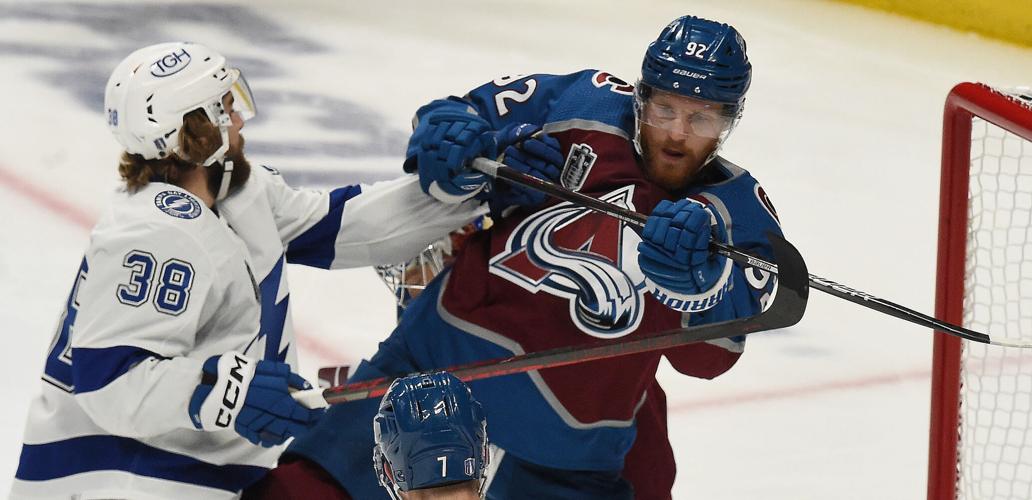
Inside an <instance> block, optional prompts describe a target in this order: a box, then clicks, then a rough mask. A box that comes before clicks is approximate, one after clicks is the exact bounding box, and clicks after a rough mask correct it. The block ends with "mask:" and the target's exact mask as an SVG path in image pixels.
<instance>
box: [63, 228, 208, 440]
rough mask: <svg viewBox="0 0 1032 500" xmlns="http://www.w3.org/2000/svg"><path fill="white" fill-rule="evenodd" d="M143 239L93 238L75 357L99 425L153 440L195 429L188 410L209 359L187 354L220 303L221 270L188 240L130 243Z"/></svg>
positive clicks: (81, 397) (80, 395) (76, 377)
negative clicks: (216, 288)
mask: <svg viewBox="0 0 1032 500" xmlns="http://www.w3.org/2000/svg"><path fill="white" fill-rule="evenodd" d="M138 229H139V228H138ZM134 233H135V232H134V231H127V232H126V235H123V236H122V237H119V238H109V239H103V238H102V237H98V236H96V235H95V236H94V237H95V238H97V239H99V240H100V241H94V243H93V245H92V246H91V248H93V249H94V250H93V251H91V252H90V253H89V254H88V255H87V260H88V263H89V273H88V275H87V278H86V280H85V281H84V282H83V284H82V285H81V287H82V288H81V289H80V291H79V294H78V297H79V301H80V303H79V307H78V317H77V319H76V323H75V329H74V332H73V334H72V341H71V353H70V354H71V360H72V362H71V365H72V379H73V381H74V393H75V396H76V400H77V401H78V403H79V405H80V406H81V407H82V409H83V410H84V411H85V412H86V413H87V414H88V415H89V416H90V418H91V419H92V420H93V421H94V423H96V424H97V425H99V426H100V427H101V428H103V429H105V430H106V431H108V432H110V433H112V434H117V435H121V436H127V437H146V436H154V435H157V434H161V433H164V432H168V431H170V430H173V429H179V428H192V427H193V426H192V424H191V422H190V418H189V415H188V412H187V403H188V400H189V398H190V396H191V394H192V393H193V391H194V388H195V386H196V385H197V384H198V383H199V381H200V379H201V365H202V363H203V358H200V359H198V358H194V357H187V354H189V353H191V352H192V351H193V350H194V342H195V338H194V337H195V335H196V332H197V331H198V328H199V325H201V324H202V323H203V322H204V321H206V320H207V319H208V318H209V317H210V316H211V315H212V314H213V312H214V310H215V309H216V308H218V306H219V300H220V297H218V294H217V293H215V292H214V290H213V287H212V283H213V281H214V280H215V279H217V277H215V276H213V275H212V273H213V272H214V271H213V266H212V264H211V263H210V262H209V261H208V258H207V256H206V254H205V253H204V252H203V251H202V250H201V248H200V246H199V245H198V244H197V243H196V242H195V241H194V240H193V239H192V238H190V237H189V236H188V235H186V234H175V233H174V234H172V235H170V236H168V237H165V238H153V237H152V236H153V233H149V232H148V231H147V230H146V229H141V230H140V231H139V232H138V233H136V234H138V236H139V237H134V238H132V239H130V238H128V237H127V235H129V234H134Z"/></svg>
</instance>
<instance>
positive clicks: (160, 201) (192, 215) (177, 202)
mask: <svg viewBox="0 0 1032 500" xmlns="http://www.w3.org/2000/svg"><path fill="white" fill-rule="evenodd" d="M154 205H155V206H157V207H158V209H160V210H161V211H162V212H165V213H166V214H169V215H171V216H172V217H176V218H179V219H196V218H197V217H199V216H200V215H201V204H200V203H198V202H197V200H195V199H194V198H193V197H192V196H190V195H188V194H186V193H184V192H182V191H162V192H160V193H158V195H157V196H155V197H154Z"/></svg>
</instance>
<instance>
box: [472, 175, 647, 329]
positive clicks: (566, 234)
mask: <svg viewBox="0 0 1032 500" xmlns="http://www.w3.org/2000/svg"><path fill="white" fill-rule="evenodd" d="M633 192H634V186H627V187H624V188H620V189H618V190H616V191H613V192H611V193H609V194H607V195H605V196H602V197H601V199H603V200H605V201H608V202H610V203H615V204H617V205H619V206H622V207H625V208H628V209H631V210H633V209H634V206H633V204H632V203H631V195H632V194H633ZM640 241H641V238H640V237H639V236H638V235H637V233H635V232H634V231H633V230H631V229H630V228H628V227H627V226H626V224H625V223H623V222H621V221H618V220H616V219H613V218H611V217H607V216H605V215H601V214H597V213H594V212H591V211H589V210H588V209H587V208H584V207H578V206H574V205H572V204H570V203H561V204H558V205H555V206H553V207H550V208H548V209H546V210H542V211H540V212H537V213H535V214H534V215H531V216H530V217H527V218H526V219H524V220H523V222H521V223H520V225H519V226H517V227H516V228H515V229H514V230H513V232H512V233H511V234H510V235H509V239H508V241H507V242H506V245H505V251H503V252H502V253H500V254H498V255H495V256H494V257H492V258H491V262H490V272H491V274H494V275H496V276H499V277H501V278H503V279H505V280H507V281H510V282H512V283H514V284H516V285H519V286H520V287H522V288H524V289H526V290H528V291H530V292H531V293H538V292H545V293H549V294H552V295H556V296H558V297H563V298H568V299H569V300H570V319H571V320H572V321H573V323H574V325H576V326H577V328H578V329H579V330H581V331H583V332H584V333H587V334H588V335H591V336H592V337H597V338H602V339H612V338H617V337H622V336H624V335H627V334H629V333H631V332H633V331H634V329H636V328H637V327H638V325H639V324H640V323H641V319H642V316H643V313H644V296H645V283H644V281H645V280H644V276H643V275H642V273H641V270H640V269H638V262H637V259H636V258H633V256H635V255H637V253H636V251H635V250H634V249H635V247H637V245H638V242H640ZM624 255H627V256H629V257H631V258H626V259H625V258H623V256H624Z"/></svg>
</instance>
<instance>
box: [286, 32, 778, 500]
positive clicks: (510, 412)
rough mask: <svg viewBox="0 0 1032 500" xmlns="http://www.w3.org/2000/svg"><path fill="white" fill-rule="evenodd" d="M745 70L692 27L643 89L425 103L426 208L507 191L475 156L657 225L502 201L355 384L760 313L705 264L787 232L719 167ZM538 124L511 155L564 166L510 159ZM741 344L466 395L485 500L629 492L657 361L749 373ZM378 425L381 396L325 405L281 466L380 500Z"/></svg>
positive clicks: (590, 84) (653, 407)
mask: <svg viewBox="0 0 1032 500" xmlns="http://www.w3.org/2000/svg"><path fill="white" fill-rule="evenodd" d="M751 70H752V68H751V65H750V63H749V61H748V59H747V57H746V54H745V42H744V41H743V40H742V38H741V36H740V35H739V33H738V32H737V31H736V30H735V29H734V28H733V27H731V26H728V25H726V24H721V23H717V22H713V21H709V20H705V19H699V18H695V17H690V16H685V17H682V18H679V19H677V20H675V21H673V22H672V23H671V24H669V25H668V26H667V27H666V28H664V29H663V30H662V32H661V33H660V35H659V37H658V38H657V39H656V40H655V41H654V42H653V43H652V44H650V45H649V47H648V49H647V51H646V54H645V57H644V61H643V64H642V74H641V79H640V80H639V81H638V82H637V84H636V85H630V84H628V83H626V82H625V81H624V80H621V79H619V78H617V77H615V76H613V75H611V74H609V73H607V72H604V71H598V70H584V71H579V72H576V73H572V74H568V75H547V74H533V75H527V76H517V77H505V78H500V79H497V80H495V81H493V82H491V83H488V84H486V85H483V86H481V87H478V88H476V89H473V90H472V91H470V92H469V93H468V94H466V95H465V96H464V97H450V98H448V99H441V100H437V101H433V102H431V103H430V104H428V105H426V106H424V107H422V108H420V109H419V111H418V112H417V115H416V127H415V130H414V132H413V135H412V137H411V139H410V142H409V151H408V158H407V161H406V167H407V168H408V169H409V170H413V169H414V170H418V173H419V176H420V182H421V185H422V187H423V190H424V191H425V192H427V193H428V194H430V195H431V196H433V197H435V198H437V199H440V200H442V201H446V202H450V203H455V202H458V204H468V203H474V204H475V203H478V202H479V201H478V200H480V199H482V198H483V197H484V195H485V193H494V192H498V191H503V190H506V189H509V187H508V186H506V185H505V184H504V183H502V182H501V181H499V182H493V181H492V180H491V179H490V178H488V177H486V176H484V175H482V174H479V173H476V172H473V171H471V170H469V169H468V164H469V162H470V161H471V160H472V159H474V158H476V157H479V156H487V157H495V156H496V155H498V154H499V153H503V152H504V154H503V158H502V161H504V162H505V163H508V164H510V165H513V166H516V167H518V168H520V169H522V170H525V171H530V172H532V173H535V174H536V175H538V176H540V177H547V178H555V179H557V180H558V181H559V182H561V183H562V184H563V185H564V186H565V187H567V188H569V189H573V190H577V191H580V192H582V193H586V194H590V195H592V196H595V197H598V198H601V199H603V200H606V201H609V202H611V203H616V204H619V205H621V206H623V207H625V208H628V209H633V210H637V211H640V212H643V213H648V214H650V215H649V218H648V223H647V224H646V226H645V228H644V230H643V231H641V233H640V234H639V233H638V232H636V231H635V230H634V229H632V228H630V227H627V226H626V225H625V224H624V223H622V222H620V221H618V220H615V219H612V218H609V217H606V216H603V215H599V214H595V213H592V212H590V211H589V210H587V209H586V208H583V207H578V206H575V205H572V204H570V203H556V202H554V201H552V202H548V201H546V200H545V199H544V197H543V196H534V195H527V194H524V195H522V197H520V199H519V200H518V201H519V202H518V204H519V205H521V206H517V207H512V206H500V205H498V204H496V206H495V207H494V210H493V212H494V214H495V217H494V222H495V223H494V225H493V226H492V227H491V228H490V229H488V230H485V231H481V232H478V233H476V234H474V235H472V236H471V237H470V238H469V239H468V240H467V241H466V243H465V246H464V248H463V250H462V251H460V252H459V253H458V254H457V255H456V258H455V261H454V263H453V265H452V266H451V267H450V268H449V269H447V270H446V271H445V272H443V273H441V275H440V276H438V277H437V278H436V279H435V280H434V281H433V282H432V283H430V284H429V285H428V286H427V287H426V289H425V290H424V291H423V292H422V293H421V294H420V296H419V297H418V298H416V299H415V300H413V301H412V302H411V303H410V304H409V306H408V307H407V309H406V310H405V312H404V314H403V315H402V318H401V321H400V323H399V325H398V327H397V328H396V329H395V331H394V332H393V333H392V334H391V336H390V337H389V338H387V339H386V340H385V341H384V342H382V343H381V344H380V348H379V350H378V351H377V353H376V355H374V356H373V357H372V358H371V359H369V360H368V361H364V362H363V363H362V364H361V365H360V366H359V367H358V369H357V370H356V371H355V374H354V375H353V377H352V379H351V380H352V381H359V380H365V379H369V378H374V377H382V376H391V375H398V374H404V373H412V372H419V371H426V370H431V369H434V368H441V367H448V366H453V365H458V364H463V363H469V362H477V361H482V360H485V359H492V358H502V357H506V356H510V355H513V354H522V353H526V352H534V351H539V350H543V349H550V348H557V347H564V346H570V345H576V344H581V343H585V342H590V341H594V340H596V339H613V338H619V337H623V336H628V335H637V334H641V333H647V332H655V331H663V330H669V329H674V328H679V327H684V326H693V325H699V324H704V323H709V322H715V321H722V320H729V319H733V318H737V317H744V316H750V315H753V314H756V313H758V312H759V311H760V310H761V309H762V307H763V305H764V303H765V302H766V301H767V300H768V299H769V297H770V294H771V293H772V292H773V289H774V286H775V283H774V278H773V277H772V276H770V275H769V274H768V273H765V272H762V271H760V270H756V269H753V268H741V267H738V266H735V265H733V263H731V262H730V261H728V260H727V259H725V258H723V257H721V256H718V255H714V254H710V252H709V251H708V245H709V242H710V241H712V240H713V239H717V240H720V241H723V242H726V243H732V244H734V245H735V246H738V247H742V248H744V249H746V250H748V251H750V252H752V253H755V254H757V255H759V256H762V257H764V258H768V259H769V258H772V251H771V249H770V246H769V243H768V240H767V238H766V233H767V232H773V233H775V234H780V227H779V223H778V220H777V217H776V215H775V213H774V210H773V207H772V206H771V204H770V202H769V200H768V199H767V197H766V194H765V193H764V191H763V189H762V188H761V187H760V185H759V184H758V183H757V182H756V180H755V179H753V177H752V176H751V175H750V174H749V173H748V172H747V171H745V170H743V169H741V168H739V167H737V166H736V165H734V164H733V163H731V162H729V161H727V160H726V159H724V158H722V157H720V156H718V152H719V150H720V147H721V145H722V144H723V142H724V141H725V140H726V139H727V137H728V136H729V135H730V133H731V131H732V130H733V129H734V127H735V124H736V123H737V121H738V120H739V119H740V117H741V114H742V109H743V105H744V102H745V94H746V91H747V90H748V88H749V83H750V80H751ZM538 129H540V130H541V131H542V132H543V133H544V134H545V135H540V134H536V135H532V136H531V137H533V138H534V140H535V141H536V143H534V144H533V145H532V146H523V147H518V148H516V149H517V150H524V151H538V150H541V149H542V145H544V146H548V145H549V144H554V143H558V146H559V149H560V151H561V152H562V158H565V161H562V164H561V165H556V164H555V160H554V159H553V157H552V156H551V155H547V154H541V155H538V156H537V158H536V159H533V160H529V161H528V160H526V159H524V158H520V157H513V156H512V155H511V154H510V152H511V151H512V148H509V149H505V148H500V147H498V144H499V138H503V137H511V135H512V133H513V131H514V130H515V131H521V132H518V133H517V135H519V134H521V133H522V134H526V133H529V132H534V131H537V130H538ZM556 167H560V172H559V173H558V175H557V176H556V175H555V174H556V172H555V170H556ZM542 202H544V204H543V205H540V203H542ZM744 341H745V339H744V338H732V339H724V340H718V341H712V342H707V343H700V344H691V345H687V346H683V347H680V348H677V349H672V350H669V351H665V352H663V353H646V354H641V355H634V356H626V357H622V358H619V359H616V360H604V361H594V362H590V363H583V364H578V365H572V366H566V367H560V368H552V369H545V370H540V371H534V372H530V373H527V374H521V375H512V376H506V377H500V378H495V379H488V380H482V381H477V382H473V383H472V384H471V387H472V388H473V390H474V391H475V392H476V394H477V397H478V399H479V400H480V401H481V402H482V404H483V405H484V409H485V412H486V413H487V418H488V420H489V421H490V422H491V439H492V443H493V444H494V445H496V446H497V447H498V449H499V452H498V457H499V459H498V460H497V461H496V463H494V464H493V465H492V468H495V470H494V476H493V479H492V480H491V481H490V486H489V488H488V489H487V498H492V499H503V498H534V499H545V498H549V499H551V498H555V499H576V498H584V499H628V498H632V497H633V496H634V495H635V492H633V491H632V486H631V484H630V483H629V482H628V480H627V479H626V478H627V477H631V476H632V475H633V474H630V473H629V472H630V471H626V470H624V469H625V463H624V457H625V455H626V454H627V452H628V449H629V448H630V447H631V445H632V443H633V442H634V440H635V436H636V428H635V426H636V422H641V421H643V420H642V414H640V413H639V411H644V412H652V413H651V414H650V417H656V416H660V417H661V416H662V413H663V412H664V411H665V409H664V408H663V405H662V404H661V402H660V404H653V403H655V401H651V400H649V401H646V399H645V398H646V394H647V393H653V394H655V392H648V391H653V388H654V389H658V386H655V385H654V384H655V379H654V374H655V370H656V367H657V366H658V364H659V361H660V357H661V356H666V357H667V358H668V359H669V360H670V362H671V364H672V365H673V366H674V367H675V368H676V369H677V370H678V371H680V372H682V373H685V374H687V375H691V376H696V377H704V378H712V377H715V376H717V375H719V374H721V373H723V372H724V371H726V370H728V369H729V368H730V367H731V366H732V365H733V364H734V363H735V362H736V361H737V359H738V358H739V357H740V355H741V353H742V350H743V348H744ZM660 394H661V393H660ZM375 412H376V405H375V402H364V403H362V402H357V403H348V404H343V405H339V406H336V407H334V408H331V409H330V410H329V411H328V412H327V416H326V418H324V419H323V420H322V421H321V422H320V423H319V424H318V425H317V426H316V427H315V428H314V429H313V431H312V432H311V433H310V434H308V435H306V436H304V437H302V438H300V439H298V440H296V441H295V442H294V443H293V444H292V445H291V447H290V448H289V449H288V452H287V454H286V455H285V456H284V459H283V462H285V463H288V466H293V467H297V465H296V464H308V466H311V467H319V468H321V469H323V470H324V471H325V474H326V475H323V476H320V477H321V478H322V479H321V480H325V479H326V477H327V475H328V477H329V478H331V480H332V481H335V482H336V483H338V484H339V485H341V486H342V487H343V489H344V490H345V491H346V493H347V494H349V495H350V496H351V497H352V498H360V499H363V500H364V499H371V498H380V497H382V493H381V492H379V491H378V489H377V482H376V479H375V477H374V476H373V475H372V474H371V473H370V471H369V470H368V465H367V460H368V459H367V458H366V457H367V455H366V453H365V450H366V449H367V448H368V445H369V443H370V442H371V441H372V439H373V436H372V433H371V431H370V430H363V429H359V428H355V427H349V426H348V422H352V421H355V420H362V419H365V418H369V417H370V416H371V415H373V414H374V413H375ZM644 421H647V422H661V421H662V419H658V418H649V419H645V420H644ZM652 436H653V437H652V439H655V436H656V435H655V434H654V433H653V434H652ZM664 444H665V440H664ZM644 456H645V457H646V458H648V455H644ZM289 464H295V465H289ZM316 464H317V465H316ZM627 465H632V464H627ZM658 465H660V466H661V467H668V469H664V470H658V471H657V472H658V475H657V476H655V477H657V482H659V483H661V484H662V485H664V486H666V488H667V489H666V492H667V493H665V494H664V492H662V491H659V492H658V493H656V492H655V490H654V489H653V490H652V492H651V493H654V496H652V498H662V497H663V496H668V495H669V493H668V492H669V485H670V484H671V483H672V480H673V469H672V468H673V464H672V463H669V464H665V463H659V464H658ZM638 472H639V474H640V472H641V471H640V469H639V471H638ZM275 476H276V473H275V472H274V473H273V474H272V475H271V476H270V477H275ZM638 477H639V478H640V477H648V476H647V474H640V475H639V476H638ZM294 479H296V478H294ZM297 483H298V482H295V484H297ZM636 483H637V484H639V485H644V483H643V482H636ZM645 486H647V485H645ZM638 494H639V495H642V494H643V493H642V491H641V490H640V491H639V492H638ZM341 498H343V496H342V497H341ZM639 498H645V497H644V496H639Z"/></svg>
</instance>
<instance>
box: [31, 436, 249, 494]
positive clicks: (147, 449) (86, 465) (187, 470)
mask: <svg viewBox="0 0 1032 500" xmlns="http://www.w3.org/2000/svg"><path fill="white" fill-rule="evenodd" d="M103 470H121V471H126V472H130V473H133V474H136V475H141V476H149V477H155V478H160V479H166V480H171V481H178V482H181V483H187V484H195V485H200V486H207V487H209V488H217V489H220V490H225V491H230V492H237V491H239V490H241V489H243V488H245V487H247V486H248V485H250V484H252V483H254V482H255V481H257V480H258V479H260V478H261V477H262V475H264V474H265V472H266V471H267V470H268V469H266V468H264V467H258V466H254V465H213V464H210V463H207V462H202V461H200V460H197V459H195V458H191V457H188V456H186V455H180V454H178V453H172V452H169V451H164V450H160V449H158V448H154V447H151V446H147V445H146V444H143V443H141V442H139V441H136V440H135V439H129V438H125V437H119V436H82V437H77V438H72V439H66V440H63V441H56V442H53V443H46V444H26V445H23V446H22V453H21V461H20V463H19V465H18V471H17V473H15V477H16V478H18V479H22V480H26V481H46V480H51V479H57V478H62V477H67V476H71V475H73V474H81V473H85V472H92V471H103Z"/></svg>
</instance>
